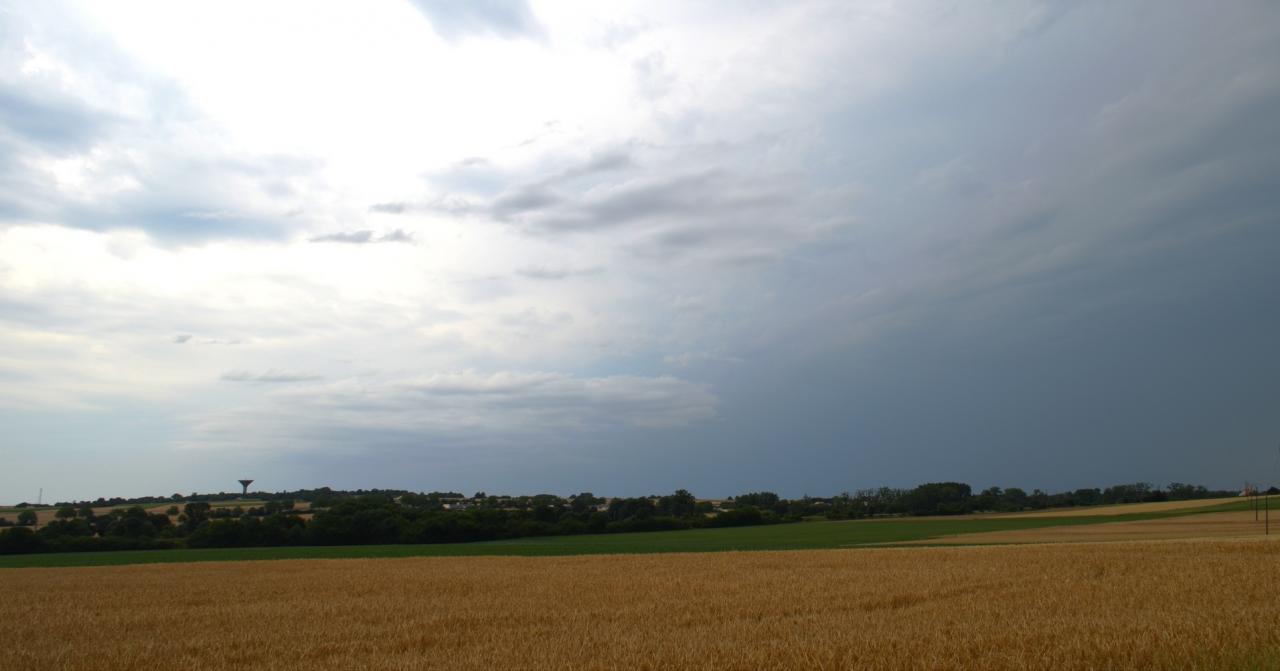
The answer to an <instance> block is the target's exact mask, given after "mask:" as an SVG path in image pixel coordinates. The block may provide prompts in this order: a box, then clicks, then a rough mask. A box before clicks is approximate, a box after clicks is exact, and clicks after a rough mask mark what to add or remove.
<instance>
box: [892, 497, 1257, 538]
mask: <svg viewBox="0 0 1280 671" xmlns="http://www.w3.org/2000/svg"><path fill="white" fill-rule="evenodd" d="M1273 503H1274V502H1273ZM1261 515H1262V513H1261V512H1260V513H1259V517H1258V519H1259V520H1261V519H1263V518H1262V516H1261ZM1265 530H1266V526H1265V524H1264V523H1263V522H1262V521H1255V520H1254V514H1253V512H1252V511H1248V510H1243V511H1236V512H1228V513H1203V514H1199V515H1187V516H1185V517H1168V518H1163V519H1154V520H1140V521H1136V522H1105V523H1101V524H1085V525H1080V526H1058V527H1043V528H1039V529H1016V530H1010V531H987V532H982V533H972V534H957V535H955V536H942V537H940V538H931V539H926V540H920V541H907V542H903V543H900V545H974V544H977V545H983V544H991V543H1000V544H1003V543H1072V542H1076V543H1078V542H1089V541H1094V542H1097V541H1141V540H1169V539H1175V538H1235V537H1243V536H1262V535H1263V534H1264V532H1265ZM1271 533H1273V534H1276V535H1277V537H1280V510H1276V511H1272V519H1271Z"/></svg>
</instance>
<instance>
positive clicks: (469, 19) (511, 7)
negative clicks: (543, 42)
mask: <svg viewBox="0 0 1280 671" xmlns="http://www.w3.org/2000/svg"><path fill="white" fill-rule="evenodd" d="M410 2H411V3H412V4H413V6H414V7H415V8H416V9H417V10H418V11H419V12H422V15H423V16H425V17H427V20H428V21H430V22H431V27H432V29H434V30H435V31H436V34H438V35H440V36H441V37H443V38H445V39H447V40H456V39H459V38H462V37H466V36H469V35H485V34H493V35H496V36H498V37H505V38H515V37H527V38H532V39H542V38H543V36H544V35H545V29H544V28H543V27H542V25H541V24H539V23H538V20H537V18H536V17H535V16H534V14H533V10H532V9H530V8H529V4H528V3H527V2H525V0H474V1H472V2H449V1H448V0H410Z"/></svg>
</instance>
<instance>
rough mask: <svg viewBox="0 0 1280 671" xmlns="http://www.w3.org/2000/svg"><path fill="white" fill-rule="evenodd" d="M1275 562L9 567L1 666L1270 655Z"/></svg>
mask: <svg viewBox="0 0 1280 671" xmlns="http://www.w3.org/2000/svg"><path fill="white" fill-rule="evenodd" d="M1278 561H1280V543H1276V542H1271V541H1269V540H1265V539H1237V540H1227V541H1222V540H1202V541H1183V542H1151V543H1107V544H1080V545H1031V546H1005V547H964V548H899V549H882V550H852V551H840V550H834V551H833V550H826V551H791V552H726V553H713V554H667V555H602V556H600V555H598V556H578V557H457V558H446V557H433V558H425V557H424V558H410V559H380V560H364V559H357V560H306V561H271V562H226V563H207V564H163V565H145V566H113V567H93V568H62V569H14V570H8V571H4V572H0V594H3V595H4V598H3V599H0V621H3V622H5V623H6V631H7V633H8V635H9V640H10V641H13V642H19V641H20V642H21V644H20V645H19V644H14V645H7V646H4V647H3V649H0V668H5V669H95V670H112V669H142V668H155V669H166V668H199V669H210V670H217V669H244V668H257V669H410V668H412V669H418V668H422V669H436V668H439V669H451V670H457V669H492V668H521V669H566V668H619V669H657V668H662V669H680V668H684V669H767V668H796V669H801V668H802V669H824V668H826V669H834V668H908V667H909V668H933V669H943V668H945V669H1023V668H1036V669H1045V668H1052V669H1090V668H1093V669H1096V668H1106V669H1157V668H1158V669H1182V668H1187V669H1190V668H1257V667H1260V666H1261V667H1265V668H1271V666H1272V665H1275V664H1276V663H1277V662H1278V661H1280V659H1277V657H1276V656H1275V654H1276V652H1275V651H1277V650H1280V627H1276V626H1275V623H1276V622H1277V621H1280V581H1277V580H1276V579H1275V578H1276V575H1275V573H1276V569H1275V567H1276V566H1277V565H1280V564H1278Z"/></svg>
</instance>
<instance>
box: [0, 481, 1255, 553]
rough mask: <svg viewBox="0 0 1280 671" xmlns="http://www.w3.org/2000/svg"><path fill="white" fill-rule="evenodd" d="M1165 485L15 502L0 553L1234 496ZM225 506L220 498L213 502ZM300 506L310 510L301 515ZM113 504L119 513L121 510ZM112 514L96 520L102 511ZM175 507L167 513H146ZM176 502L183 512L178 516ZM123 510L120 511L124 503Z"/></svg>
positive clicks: (471, 534)
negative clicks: (44, 516) (42, 518)
mask: <svg viewBox="0 0 1280 671" xmlns="http://www.w3.org/2000/svg"><path fill="white" fill-rule="evenodd" d="M1235 494H1236V492H1230V491H1212V490H1209V489H1206V488H1205V487H1202V486H1196V485H1187V484H1183V483H1176V482H1175V483H1172V484H1170V485H1168V486H1167V487H1165V488H1158V487H1154V486H1152V485H1151V484H1149V483H1144V482H1139V483H1132V484H1123V485H1114V486H1111V487H1107V488H1105V489H1098V488H1093V489H1076V490H1073V491H1068V492H1060V493H1056V494H1047V493H1045V492H1042V491H1040V490H1038V489H1035V490H1032V491H1031V492H1030V493H1028V492H1026V491H1024V490H1022V489H1019V488H1016V487H1009V488H1007V489H1003V488H1000V487H990V488H987V489H984V490H982V491H981V492H978V493H974V492H973V490H972V488H971V487H970V486H969V485H967V484H965V483H961V482H933V483H925V484H922V485H919V486H917V487H914V488H910V489H896V488H891V487H880V488H877V489H864V490H858V491H856V492H853V493H849V492H844V493H841V494H839V495H837V496H833V497H826V498H819V497H810V496H804V497H801V498H798V499H784V498H782V497H779V496H778V495H777V494H775V493H773V492H767V491H765V492H750V493H747V494H742V495H740V496H736V497H730V498H729V499H726V500H724V501H714V502H713V501H708V500H698V499H697V498H696V497H694V495H693V494H692V493H690V492H688V491H687V490H683V489H681V490H677V491H676V492H674V493H672V494H670V495H665V496H646V497H633V498H612V499H606V498H601V497H597V496H595V495H594V494H592V493H590V492H582V493H580V494H576V495H573V496H570V497H567V498H565V497H560V496H555V495H551V494H539V495H534V496H493V495H488V494H486V493H484V492H476V493H475V495H473V496H471V497H467V496H465V495H463V494H461V493H459V492H428V493H417V492H410V491H404V490H355V491H341V490H331V489H329V488H327V487H326V488H320V489H311V490H296V491H292V492H277V493H267V492H262V493H255V494H254V495H253V496H254V497H255V498H256V499H258V500H259V501H262V504H261V505H257V506H248V507H246V506H218V507H215V506H213V505H212V504H211V501H217V500H225V499H226V498H228V497H229V495H226V494H206V495H200V494H193V495H191V496H182V495H179V494H174V495H173V496H171V497H142V498H139V499H98V500H96V501H92V502H90V501H82V502H64V503H59V504H56V510H55V513H54V517H55V519H54V520H53V521H51V522H49V523H47V524H45V525H43V526H40V527H39V528H38V529H37V528H35V527H36V526H37V524H36V522H37V515H36V512H35V508H34V507H32V506H30V505H29V504H20V511H19V513H18V518H17V524H16V525H15V524H14V523H13V522H11V521H9V520H8V519H6V518H4V517H0V527H8V528H5V529H0V554H17V553H29V552H77V551H90V550H127V549H132V550H136V549H164V548H176V547H188V548H210V547H255V546H280V545H364V544H396V543H462V542H471V541H484V540H500V539H510V538H523V537H532V536H561V535H573V534H593V533H629V532H640V531H669V530H679V529H693V528H707V527H727V526H750V525H759V524H777V523H782V522H798V521H801V520H804V519H813V518H826V519H861V518H867V517H883V516H909V515H959V514H966V513H980V512H1010V511H1020V510H1035V509H1042V508H1053V507H1073V506H1090V505H1102V504H1116V503H1139V502H1149V501H1169V500H1185V499H1196V498H1211V497H1223V496H1233V495H1235ZM217 497H221V499H219V498H217ZM299 501H304V502H306V503H308V504H309V505H310V508H309V510H307V511H300V510H298V508H297V503H298V502H299ZM117 502H118V503H117ZM103 503H106V504H107V505H117V506H119V507H116V508H114V509H112V510H111V511H109V512H106V513H103V514H98V513H96V512H95V508H101V507H103V506H102V504H103ZM164 503H170V505H169V507H168V508H167V509H166V510H165V512H148V511H147V510H146V509H144V508H143V507H142V506H143V505H151V506H152V507H153V508H154V507H155V506H156V504H160V505H163V504H164ZM179 503H182V506H181V507H179V505H178V504H179ZM121 504H123V505H121Z"/></svg>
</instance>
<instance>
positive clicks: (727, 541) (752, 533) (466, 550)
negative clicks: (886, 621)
mask: <svg viewBox="0 0 1280 671" xmlns="http://www.w3.org/2000/svg"><path fill="white" fill-rule="evenodd" d="M1247 508H1248V502H1246V501H1239V502H1232V503H1227V504H1223V505H1218V506H1212V507H1207V508H1196V509H1189V510H1173V511H1161V512H1147V513H1134V514H1127V515H1110V516H1105V517H1100V516H1087V517H1086V516H1081V517H1001V516H994V515H993V516H991V517H977V518H961V519H947V518H936V517H931V518H910V517H905V518H892V519H877V520H854V521H844V522H825V521H824V522H800V523H796V524H777V525H771V526H758V527H734V528H726V529H692V530H688V531H656V532H649V533H625V534H593V535H582V536H546V537H539V538H518V539H513V540H503V541H487V542H482V543H452V544H438V545H344V546H333V547H314V546H308V547H266V548H226V549H206V550H185V549H184V550H141V551H119V552H71V553H58V554H33V555H11V556H5V557H0V568H21V567H32V566H51V567H52V566H99V565H111V564H149V563H168V562H201V561H236V560H257V559H339V558H355V557H457V556H474V555H521V556H545V555H577V554H639V553H651V552H724V551H731V550H806V549H822V548H843V547H859V546H873V545H879V544H884V543H897V542H902V541H918V540H927V539H930V538H938V537H941V536H952V535H955V534H965V533H977V532H983V531H1006V530H1013V529H1035V528H1044V527H1053V526H1066V525H1081V524H1101V523H1107V522H1132V521H1138V520H1150V519H1158V518H1167V517H1179V516H1185V515H1198V514H1203V513H1210V512H1223V511H1230V510H1244V509H1247Z"/></svg>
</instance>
